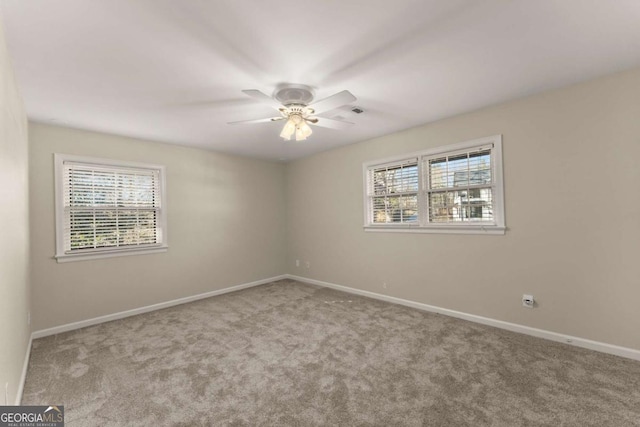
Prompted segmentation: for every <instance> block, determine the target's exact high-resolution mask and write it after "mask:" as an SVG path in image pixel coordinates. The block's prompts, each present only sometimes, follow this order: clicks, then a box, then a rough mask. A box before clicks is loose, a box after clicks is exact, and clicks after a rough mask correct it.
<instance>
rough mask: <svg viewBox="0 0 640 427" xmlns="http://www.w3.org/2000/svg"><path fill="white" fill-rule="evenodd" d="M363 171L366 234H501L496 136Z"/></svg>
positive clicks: (499, 162) (498, 143)
mask: <svg viewBox="0 0 640 427" xmlns="http://www.w3.org/2000/svg"><path fill="white" fill-rule="evenodd" d="M363 168H364V172H365V229H366V230H367V231H385V230H386V231H409V232H426V233H491V234H504V231H505V225H504V203H503V189H502V188H503V183H502V137H501V136H500V135H497V136H493V137H487V138H481V139H478V140H473V141H467V142H463V143H459V144H453V145H450V146H446V147H438V148H434V149H431V150H425V151H423V152H419V153H413V154H410V155H407V156H406V157H404V158H398V159H387V160H383V161H379V162H369V163H365V164H364V165H363Z"/></svg>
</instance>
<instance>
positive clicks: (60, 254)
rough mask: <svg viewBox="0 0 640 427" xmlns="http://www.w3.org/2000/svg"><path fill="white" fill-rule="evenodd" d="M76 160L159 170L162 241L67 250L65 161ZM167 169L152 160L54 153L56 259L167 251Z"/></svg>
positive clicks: (103, 164)
mask: <svg viewBox="0 0 640 427" xmlns="http://www.w3.org/2000/svg"><path fill="white" fill-rule="evenodd" d="M65 162H73V163H78V164H84V165H87V166H97V167H107V168H109V167H113V168H126V169H134V170H135V169H145V170H153V171H157V172H158V184H159V187H160V188H159V194H160V207H159V208H158V210H157V212H158V218H157V224H158V228H159V229H160V230H161V241H160V242H158V243H155V244H148V245H144V246H136V247H116V248H114V247H108V248H93V249H83V250H79V251H78V252H76V253H69V252H66V251H65V247H64V242H65V225H66V224H65V206H64V199H65V194H64V164H65ZM165 175H166V168H165V166H163V165H156V164H150V163H140V162H130V161H121V160H114V159H105V158H97V157H88V156H77V155H71V154H60V153H54V182H55V190H54V197H55V221H56V253H55V256H54V258H55V259H56V260H57V262H59V263H61V262H69V261H82V260H91V259H100V258H111V257H119V256H129V255H146V254H152V253H160V252H166V251H167V250H168V248H169V245H168V238H167V195H166V182H165Z"/></svg>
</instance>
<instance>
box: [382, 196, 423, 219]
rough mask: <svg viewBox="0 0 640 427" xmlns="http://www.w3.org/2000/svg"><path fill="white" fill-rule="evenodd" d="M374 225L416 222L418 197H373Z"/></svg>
mask: <svg viewBox="0 0 640 427" xmlns="http://www.w3.org/2000/svg"><path fill="white" fill-rule="evenodd" d="M373 222H374V223H401V224H403V223H416V222H418V195H417V194H411V195H401V196H388V197H374V199H373Z"/></svg>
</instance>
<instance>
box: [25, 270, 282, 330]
mask: <svg viewBox="0 0 640 427" xmlns="http://www.w3.org/2000/svg"><path fill="white" fill-rule="evenodd" d="M286 278H287V275H286V274H283V275H280V276H275V277H270V278H268V279H262V280H256V281H255V282H249V283H243V284H241V285H236V286H231V287H229V288H224V289H218V290H215V291H211V292H205V293H203V294H198V295H193V296H190V297H184V298H179V299H175V300H172V301H166V302H161V303H158V304H153V305H147V306H145V307H140V308H134V309H132V310H126V311H121V312H118V313H113V314H107V315H106V316H100V317H94V318H92V319H87V320H81V321H79V322H73V323H67V324H65V325H60V326H54V327H53V328H48V329H42V330H40V331H35V332H34V333H33V334H31V336H32V338H33V339H36V338H42V337H47V336H49V335H55V334H59V333H62V332H68V331H73V330H75V329H80V328H86V327H87V326H93V325H97V324H100V323H104V322H110V321H112V320H118V319H124V318H125V317H130V316H135V315H137V314H142V313H148V312H150V311H155V310H161V309H163V308H168V307H173V306H175V305H180V304H186V303H188V302H193V301H197V300H201V299H204V298H209V297H213V296H216V295H222V294H226V293H229V292H235V291H239V290H241V289H246V288H251V287H253V286H259V285H264V284H265V283H269V282H275V281H277V280H282V279H286Z"/></svg>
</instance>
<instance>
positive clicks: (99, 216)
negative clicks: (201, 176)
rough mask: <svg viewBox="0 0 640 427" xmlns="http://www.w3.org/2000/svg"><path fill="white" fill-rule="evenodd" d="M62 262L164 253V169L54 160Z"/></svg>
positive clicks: (75, 159)
mask: <svg viewBox="0 0 640 427" xmlns="http://www.w3.org/2000/svg"><path fill="white" fill-rule="evenodd" d="M55 181H56V258H57V259H58V262H63V261H73V260H80V259H94V258H101V257H108V256H120V255H136V254H142V253H150V252H161V251H166V248H167V243H166V233H167V230H166V208H165V197H164V166H158V165H150V164H142V163H132V162H120V161H114V160H108V159H95V158H87V157H80V156H71V155H64V154H56V155H55Z"/></svg>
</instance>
